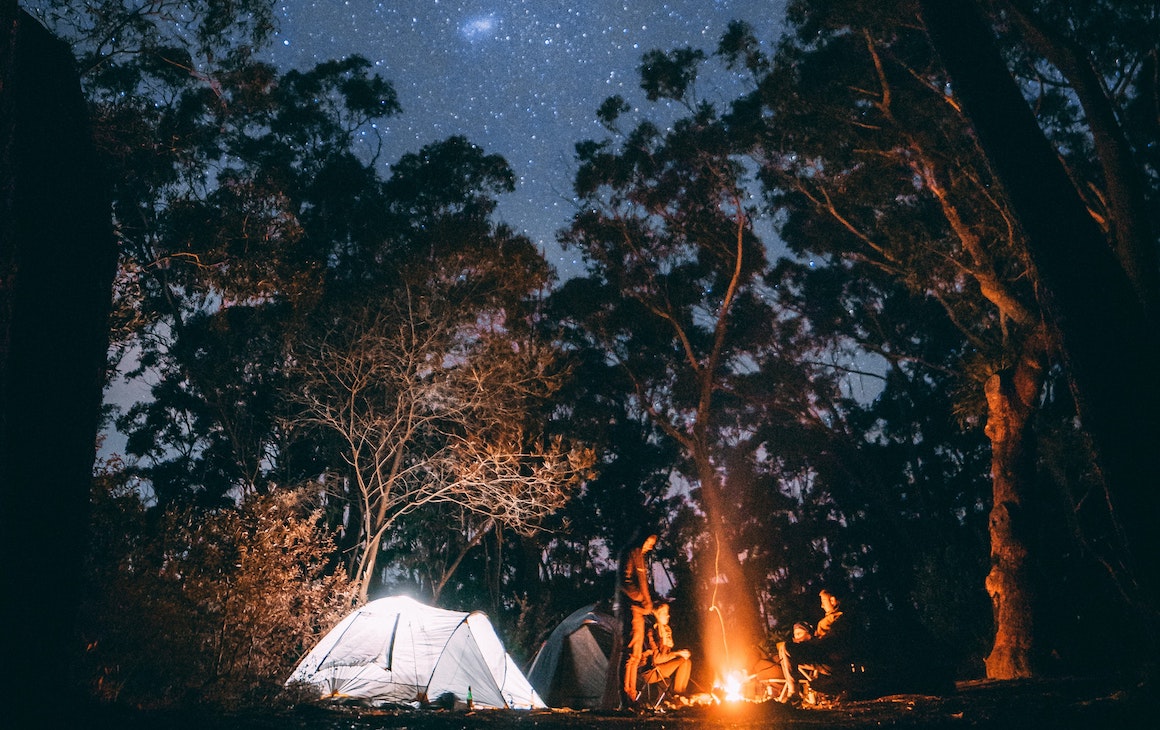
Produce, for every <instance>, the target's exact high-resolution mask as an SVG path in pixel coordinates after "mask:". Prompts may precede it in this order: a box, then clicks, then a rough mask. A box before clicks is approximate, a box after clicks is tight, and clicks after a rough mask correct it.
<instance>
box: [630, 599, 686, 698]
mask: <svg viewBox="0 0 1160 730" xmlns="http://www.w3.org/2000/svg"><path fill="white" fill-rule="evenodd" d="M653 618H654V621H653V626H652V630H651V631H649V633H648V648H647V650H646V652H645V654H646V660H645V665H644V667H645V669H644V671H643V672H642V674H641V678H642V679H643V680H644V681H645V682H647V683H648V684H655V683H656V682H660V681H661V680H663V679H666V678H668V677H672V678H673V683H672V691H673V694H678V695H679V694H684V693H685V689H686V688H687V687H688V685H689V675H690V674H692V671H693V659H692V657H693V653H692V652H690V651H689V650H688V649H677V650H674V649H673V629H672V627H671V626H670V625H669V604H667V603H660V604H658V605H657V606H656V608H655V609H653Z"/></svg>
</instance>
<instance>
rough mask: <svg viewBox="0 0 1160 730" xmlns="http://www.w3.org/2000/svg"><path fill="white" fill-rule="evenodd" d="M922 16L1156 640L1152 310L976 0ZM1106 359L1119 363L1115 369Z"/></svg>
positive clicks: (1156, 404) (1157, 424) (1146, 628)
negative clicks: (1053, 336) (1010, 222)
mask: <svg viewBox="0 0 1160 730" xmlns="http://www.w3.org/2000/svg"><path fill="white" fill-rule="evenodd" d="M920 6H921V8H922V14H923V18H924V20H925V22H926V25H927V30H928V32H929V34H930V37H931V40H932V42H933V43H934V46H935V48H936V50H937V51H938V52H939V55H940V56H941V57H942V60H943V63H944V65H945V66H946V69H947V72H948V75H949V77H950V79H951V81H952V85H953V89H954V94H955V96H956V97H958V98H959V99H960V100H961V102H962V105H963V108H964V110H965V112H966V114H967V117H968V118H969V119H970V120H971V124H972V126H973V127H974V129H975V131H976V133H977V134H978V136H979V139H980V143H981V145H982V147H983V149H984V150H985V151H986V153H987V157H988V159H989V160H990V162H991V165H992V167H993V169H994V170H995V172H996V176H997V178H998V179H999V180H1000V181H1001V183H1002V185H1003V187H1004V189H1005V191H1006V192H1007V195H1008V197H1009V199H1010V200H1011V203H1012V208H1013V209H1014V210H1015V213H1016V216H1017V218H1018V220H1019V222H1020V225H1021V226H1022V228H1023V230H1024V231H1025V233H1026V235H1027V241H1028V244H1027V245H1028V253H1029V255H1030V257H1031V260H1032V262H1033V264H1034V267H1035V273H1036V279H1037V282H1038V284H1039V291H1040V293H1041V294H1042V295H1043V297H1044V299H1045V303H1046V306H1045V309H1046V310H1047V311H1048V313H1049V314H1050V316H1051V318H1052V322H1051V324H1052V325H1053V326H1054V327H1055V329H1056V330H1057V332H1058V337H1059V341H1060V344H1061V351H1062V354H1063V359H1064V363H1065V365H1066V372H1067V376H1068V379H1069V382H1070V385H1071V390H1072V392H1073V394H1074V395H1075V399H1076V403H1077V406H1078V408H1079V413H1080V416H1081V418H1082V420H1083V426H1084V429H1085V430H1086V431H1087V432H1088V434H1089V435H1090V436H1091V439H1092V443H1093V445H1094V447H1095V452H1096V465H1097V467H1098V469H1099V471H1100V473H1101V475H1102V476H1103V479H1104V482H1105V484H1106V487H1107V490H1108V495H1109V502H1110V504H1111V506H1112V510H1113V514H1114V517H1115V519H1116V520H1117V522H1118V524H1119V526H1120V527H1121V528H1122V531H1123V534H1124V536H1125V543H1126V549H1125V550H1124V556H1125V564H1126V565H1127V566H1128V572H1129V573H1130V577H1131V578H1132V579H1133V581H1134V582H1135V584H1136V585H1137V586H1138V591H1137V594H1136V596H1135V599H1136V601H1137V606H1138V608H1139V609H1140V610H1141V611H1142V612H1143V613H1144V615H1145V620H1144V621H1142V622H1141V632H1142V633H1141V636H1140V640H1141V641H1149V642H1151V643H1153V644H1155V642H1156V641H1157V634H1156V618H1157V609H1158V608H1160V600H1158V599H1160V595H1158V591H1160V561H1157V560H1156V555H1158V554H1160V531H1158V530H1156V529H1155V522H1156V518H1157V516H1158V515H1160V484H1158V479H1157V474H1158V471H1157V464H1156V454H1157V451H1156V445H1157V444H1158V443H1160V384H1158V379H1157V378H1156V376H1155V372H1154V367H1155V356H1156V353H1157V352H1160V342H1158V341H1157V337H1158V332H1157V326H1156V323H1155V322H1151V321H1149V319H1148V315H1147V313H1146V312H1145V310H1144V307H1143V306H1142V305H1141V304H1140V301H1139V300H1138V299H1137V298H1136V297H1135V295H1134V289H1133V287H1132V286H1131V284H1130V281H1129V278H1128V276H1127V275H1126V274H1125V272H1124V270H1123V269H1122V268H1121V267H1120V266H1119V265H1118V262H1117V261H1116V259H1115V257H1114V255H1113V253H1112V250H1111V247H1110V246H1109V244H1108V241H1107V240H1106V239H1105V238H1104V237H1103V234H1102V232H1101V231H1100V229H1099V227H1098V226H1097V225H1096V223H1095V222H1094V221H1093V220H1092V218H1091V216H1090V215H1088V212H1087V210H1086V208H1085V206H1084V205H1083V201H1082V199H1081V197H1080V196H1079V194H1078V192H1077V191H1076V190H1075V188H1074V187H1073V186H1072V184H1071V181H1070V180H1069V178H1068V177H1067V174H1066V171H1064V170H1063V168H1062V166H1061V164H1060V162H1059V160H1058V158H1057V156H1056V154H1055V150H1054V149H1052V147H1051V145H1050V143H1049V142H1048V140H1047V139H1046V137H1045V136H1044V135H1043V132H1042V130H1041V129H1040V128H1039V126H1038V125H1037V124H1036V120H1035V117H1034V116H1033V114H1032V113H1031V110H1030V109H1029V108H1028V106H1027V103H1026V101H1025V100H1024V99H1023V97H1022V95H1021V94H1020V92H1019V89H1018V87H1017V86H1016V85H1015V82H1014V80H1013V79H1012V77H1011V74H1010V72H1009V71H1008V69H1007V67H1006V66H1005V64H1004V63H1003V60H1002V58H1001V56H1000V55H999V52H998V50H997V49H996V47H995V44H994V38H993V35H992V33H991V30H990V28H989V27H988V26H987V25H986V23H985V22H984V20H983V17H982V15H981V13H980V11H979V9H978V7H977V6H976V4H975V3H973V2H971V0H920ZM1109 363H1114V364H1115V369H1114V371H1112V370H1111V369H1110V368H1109Z"/></svg>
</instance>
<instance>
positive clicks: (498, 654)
mask: <svg viewBox="0 0 1160 730" xmlns="http://www.w3.org/2000/svg"><path fill="white" fill-rule="evenodd" d="M286 684H287V685H288V686H289V685H292V684H305V685H311V686H313V687H314V688H316V689H317V690H318V693H319V697H320V699H323V700H343V699H360V700H363V701H366V702H368V703H370V704H384V705H385V704H415V703H419V704H425V703H427V702H435V701H437V700H439V699H441V698H443V697H445V696H446V695H449V694H450V695H454V697H455V703H456V706H465V704H466V702H467V691H468V688H469V687H470V688H471V694H472V699H473V701H474V704H475V707H476V708H493V709H499V708H511V709H532V708H542V707H544V706H545V705H544V703H543V701H542V700H541V699H540V697H539V695H538V694H536V691H535V690H534V689H532V686H531V685H530V684H529V683H528V680H527V678H526V677H524V675H523V673H522V672H520V670H519V668H518V667H516V665H515V662H514V661H512V658H511V657H510V656H509V655H508V653H507V652H506V651H505V650H504V647H503V643H502V642H501V641H500V639H499V637H498V636H497V635H496V633H495V629H494V628H492V625H491V622H490V621H488V619H487V616H486V615H484V614H483V613H481V612H479V611H473V612H471V613H464V612H460V611H448V610H445V609H441V608H434V607H432V606H427V605H424V604H422V603H419V602H418V601H416V600H414V599H412V598H408V597H406V596H392V597H389V598H380V599H378V600H376V601H371V602H370V603H368V604H366V605H365V606H363V607H361V608H359V609H356V610H355V611H353V612H352V613H351V614H350V615H348V616H347V617H346V618H344V619H343V620H342V621H340V622H339V623H338V625H337V626H335V627H334V628H333V629H331V630H330V632H329V633H327V634H326V636H324V637H323V638H322V640H321V641H319V642H318V644H317V645H316V646H315V647H314V648H313V649H311V650H310V652H309V653H307V655H306V656H305V657H303V659H302V661H300V662H299V663H298V666H297V667H296V668H295V669H294V672H293V673H292V674H291V675H290V677H289V678H288V679H287V680H286Z"/></svg>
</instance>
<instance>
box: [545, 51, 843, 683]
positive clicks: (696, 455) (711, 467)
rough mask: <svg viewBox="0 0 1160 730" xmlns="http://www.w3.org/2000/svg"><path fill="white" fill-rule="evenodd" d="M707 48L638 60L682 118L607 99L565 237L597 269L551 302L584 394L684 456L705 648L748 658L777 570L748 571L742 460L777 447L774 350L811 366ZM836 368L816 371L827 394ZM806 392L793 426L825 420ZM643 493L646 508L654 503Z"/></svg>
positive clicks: (650, 83) (746, 476)
mask: <svg viewBox="0 0 1160 730" xmlns="http://www.w3.org/2000/svg"><path fill="white" fill-rule="evenodd" d="M702 58H703V54H702V53H701V52H700V51H696V50H693V49H678V50H675V51H672V52H669V53H664V52H660V51H654V52H650V53H649V54H646V55H645V57H644V59H643V61H642V66H641V78H642V88H643V89H644V90H645V92H646V94H647V96H648V97H649V98H650V99H651V100H653V101H658V102H663V103H664V104H666V105H668V106H669V107H670V108H672V109H675V110H679V111H680V112H681V113H682V114H683V116H681V117H680V118H677V119H675V120H673V121H672V122H671V123H669V124H668V125H667V126H665V127H662V126H660V125H659V124H657V123H654V122H651V121H647V120H646V121H640V122H639V123H637V124H636V126H635V127H633V128H632V129H627V130H621V129H620V127H619V125H620V123H621V120H622V116H623V115H624V112H626V111H627V105H626V104H625V103H624V101H623V100H622V99H620V98H619V97H613V98H611V99H609V100H607V101H606V102H605V103H604V105H603V106H602V107H601V109H600V110H599V113H598V114H599V116H600V118H601V120H602V122H603V123H604V124H605V126H606V127H607V128H608V130H609V131H610V133H611V134H612V135H613V136H612V137H611V138H609V139H607V140H605V141H602V142H595V141H590V142H584V143H581V144H580V145H578V146H577V157H578V160H579V170H578V172H577V175H576V182H575V190H576V193H577V196H578V197H579V199H580V201H581V202H580V210H579V212H578V213H577V214H576V216H575V217H574V219H573V221H572V224H571V226H570V227H569V228H568V229H567V230H565V231H564V232H562V234H561V241H562V243H563V244H564V245H565V246H566V247H574V248H576V249H578V250H579V251H580V252H581V253H582V255H583V257H584V260H585V262H586V266H587V269H586V272H585V275H583V276H581V277H577V278H575V279H572V280H570V281H568V282H566V283H565V284H564V285H563V286H562V287H561V289H560V291H559V292H558V293H557V294H556V295H555V296H554V297H553V303H554V307H555V309H554V313H555V314H556V316H557V317H558V318H559V322H560V323H561V324H560V326H561V328H562V330H561V331H562V337H563V339H564V341H565V343H566V344H567V345H568V346H569V347H571V348H574V349H575V351H578V352H590V353H592V354H591V356H590V357H589V358H588V359H587V366H588V368H589V369H590V371H591V372H592V373H593V374H594V375H595V376H596V378H598V380H594V382H599V383H600V386H599V388H593V389H589V390H588V392H587V393H586V394H585V395H587V396H588V397H596V398H601V399H605V401H606V402H610V401H612V400H615V399H619V400H620V401H621V402H620V404H619V405H618V406H617V407H616V410H617V411H618V412H623V413H624V414H625V417H626V418H629V419H632V420H634V421H639V422H641V423H642V424H647V429H648V431H649V432H650V433H648V434H647V439H648V440H647V441H645V442H644V443H646V444H650V443H651V442H653V441H655V442H656V443H657V444H658V448H659V447H660V446H659V445H660V444H664V448H665V450H673V451H674V453H675V454H676V455H677V456H679V461H678V462H677V463H675V464H674V465H673V467H672V472H671V475H670V476H669V481H670V484H671V487H672V488H675V489H676V490H677V493H678V494H680V493H683V494H684V495H685V499H687V500H690V501H689V504H691V505H694V506H695V508H696V510H698V511H700V512H701V513H702V514H703V519H704V523H703V525H702V526H700V527H693V529H692V530H689V531H687V532H683V530H685V529H686V528H685V527H682V531H676V530H674V533H673V534H674V536H678V535H679V536H681V537H683V538H685V539H687V542H686V543H684V544H682V545H681V546H680V547H679V548H678V549H679V550H682V551H684V552H686V554H687V556H688V559H689V562H690V564H691V568H692V578H693V579H694V580H695V581H696V585H695V587H693V588H692V590H688V588H686V592H687V593H690V594H692V595H694V596H697V598H696V599H695V600H696V601H697V602H698V603H699V604H700V605H702V606H708V607H709V608H708V609H707V610H706V611H704V612H703V615H701V616H699V617H698V618H699V619H700V622H701V623H702V628H703V630H704V631H705V640H706V651H707V652H708V653H707V659H708V660H709V661H710V662H711V665H713V666H715V667H717V668H719V669H724V668H725V667H726V664H734V665H739V664H740V663H741V662H743V661H745V659H744V658H743V654H744V651H745V650H746V649H747V648H748V647H750V646H752V645H753V644H756V643H757V642H758V641H759V640H760V639H762V638H763V637H764V636H765V631H766V630H767V628H768V627H767V626H766V625H765V621H764V620H763V617H762V615H761V611H760V609H759V600H758V596H759V595H761V594H763V593H764V589H765V585H766V581H767V575H766V574H765V572H764V571H756V572H755V573H753V574H751V573H750V572H748V571H747V569H746V559H747V556H748V555H750V554H755V553H756V551H757V550H758V549H759V548H758V545H760V544H761V543H762V542H763V540H761V539H758V536H759V535H760V536H761V537H763V538H766V539H767V538H768V537H769V534H768V532H767V531H766V532H765V534H764V535H761V532H762V530H760V529H750V528H751V527H752V525H753V520H755V519H756V520H760V519H761V515H760V514H759V513H755V510H754V509H753V506H754V500H755V499H759V498H760V497H759V496H758V495H760V494H762V493H764V494H768V493H769V492H768V491H764V492H763V487H767V486H768V483H767V482H765V483H757V482H755V480H754V479H753V478H752V476H753V475H752V472H751V471H750V470H748V469H747V467H746V466H745V465H746V464H747V463H750V462H752V460H753V459H754V458H755V457H754V454H755V453H757V452H759V451H761V450H763V449H770V450H774V449H775V447H774V446H772V445H769V444H764V443H762V442H760V441H759V440H758V439H756V438H755V437H754V430H755V428H756V415H755V414H756V413H758V412H760V410H761V409H762V408H777V407H779V405H780V404H779V399H783V398H786V399H788V398H787V397H786V396H784V394H782V393H780V392H778V388H779V383H778V382H777V381H776V380H774V379H771V378H770V377H768V372H769V368H771V367H773V364H774V363H776V364H779V365H780V366H781V367H782V368H784V370H785V372H787V373H788V372H792V371H793V368H794V367H795V366H794V365H789V364H787V363H795V362H796V363H797V366H800V367H801V368H802V369H803V370H804V369H805V368H806V367H807V366H806V365H804V364H803V363H804V361H805V358H804V357H801V355H802V350H801V349H800V348H802V347H803V346H804V345H803V343H804V341H803V340H802V339H801V338H796V337H794V336H793V334H792V330H793V324H792V323H789V322H785V321H783V319H782V318H781V317H779V316H778V312H777V311H776V310H775V309H774V307H773V304H772V299H773V297H772V291H771V290H769V289H767V288H766V286H765V284H764V281H763V279H762V274H763V272H764V271H765V269H766V267H767V266H768V256H767V250H766V247H767V246H768V245H770V242H769V241H763V240H762V238H761V237H760V236H759V235H758V234H757V233H756V232H755V225H754V216H755V214H756V209H755V206H754V205H753V202H752V200H751V198H750V193H749V188H748V185H749V184H750V183H751V180H750V179H749V178H748V177H747V172H746V165H745V163H744V161H743V160H742V159H741V158H740V157H739V155H738V153H739V152H740V151H741V150H739V149H738V148H737V147H735V146H734V143H733V141H732V140H731V138H730V136H729V134H728V130H727V128H726V127H725V125H723V124H722V122H721V119H720V118H719V116H718V114H717V112H716V110H715V109H714V108H713V106H712V105H711V104H709V103H706V102H704V101H703V100H701V99H699V98H698V97H697V95H696V93H695V82H696V70H697V69H696V66H697V63H698V62H699V61H700V60H701V59H702ZM657 109H658V111H662V109H661V105H660V104H658V106H657ZM597 373H599V374H598V375H597ZM803 377H804V376H803ZM826 382H828V380H827V379H826V378H825V377H819V378H818V383H817V387H818V392H822V391H824V390H825V385H824V383H826ZM795 392H797V393H803V392H802V391H795ZM800 397H801V398H803V399H805V400H808V399H809V396H808V395H805V394H804V393H803V394H802V395H801V396H800ZM797 405H800V406H802V408H801V409H800V410H797V412H798V413H799V414H801V420H800V421H798V422H797V423H795V424H794V427H795V428H796V429H797V430H808V429H809V428H812V427H814V426H816V425H818V424H820V423H821V422H822V421H824V420H825V418H826V411H827V410H828V409H829V408H830V407H831V405H830V404H829V403H827V398H826V397H821V398H818V399H817V400H815V401H814V403H813V406H812V407H811V406H809V405H806V404H804V403H798V404H797ZM645 506H646V505H638V506H637V508H638V509H640V517H639V518H638V519H639V520H645V519H647V518H648V516H649V515H648V512H647V511H646V510H645V509H644V507H645ZM681 524H682V525H684V524H686V523H685V522H683V521H682V522H681ZM690 526H691V525H690ZM766 527H768V523H766Z"/></svg>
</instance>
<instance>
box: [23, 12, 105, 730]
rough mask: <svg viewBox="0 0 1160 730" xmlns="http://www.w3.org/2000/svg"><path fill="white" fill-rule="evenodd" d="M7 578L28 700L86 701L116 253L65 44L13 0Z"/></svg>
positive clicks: (48, 714)
mask: <svg viewBox="0 0 1160 730" xmlns="http://www.w3.org/2000/svg"><path fill="white" fill-rule="evenodd" d="M0 21H2V22H3V26H2V27H0V541H2V542H0V545H2V547H0V555H2V556H3V558H2V559H0V566H2V567H0V591H2V592H3V596H4V598H3V605H4V608H3V612H4V616H3V627H4V631H3V634H4V639H3V651H2V652H0V655H2V656H4V657H5V659H6V660H7V661H9V662H12V663H13V666H18V667H19V670H18V671H19V672H20V674H21V675H22V676H24V677H28V678H32V679H31V681H27V682H23V683H22V684H21V689H20V703H21V706H22V708H23V709H24V710H25V711H28V710H29V709H31V710H32V711H33V712H43V713H44V714H45V718H46V721H45V724H46V725H51V726H56V725H58V724H76V723H75V722H71V723H70V721H69V720H67V719H65V718H64V717H62V716H61V715H60V711H61V710H62V709H70V701H72V700H76V701H77V703H78V704H79V703H80V698H81V688H80V686H79V683H78V682H77V681H76V680H77V679H78V678H77V677H76V676H75V675H72V674H70V670H72V669H73V668H74V664H73V660H75V659H76V658H78V657H79V654H80V651H79V650H80V648H81V646H82V644H81V643H80V641H79V639H78V636H77V626H76V619H77V609H78V606H79V601H80V595H81V585H82V577H81V566H82V565H83V564H84V560H83V556H84V552H85V548H86V547H87V544H86V539H85V538H86V534H87V514H88V512H87V507H88V501H89V493H90V489H91V486H92V473H93V461H94V459H95V457H96V436H97V427H98V423H99V414H100V404H101V392H102V386H103V383H104V367H105V356H106V350H107V349H108V322H107V317H108V312H109V307H110V303H111V300H112V281H113V273H114V270H115V266H116V256H117V252H116V246H115V242H114V238H113V232H112V223H111V215H110V207H109V203H108V194H107V188H106V186H105V181H104V180H103V178H102V175H101V174H100V172H99V169H98V165H97V161H96V155H95V153H94V149H93V145H92V139H91V135H90V133H89V126H88V122H87V119H86V109H85V101H84V97H83V96H82V94H81V89H80V83H79V80H78V78H77V75H76V71H75V68H74V60H73V57H72V54H71V53H70V52H69V50H68V48H67V47H65V46H64V45H63V44H61V43H60V42H59V41H57V40H56V39H54V38H52V37H51V36H50V35H49V34H48V32H47V31H45V30H44V28H42V27H41V26H40V25H38V24H37V23H36V21H35V20H33V19H32V18H31V16H28V15H26V14H24V13H20V12H18V11H17V10H16V7H15V3H7V2H6V3H4V4H3V6H0Z"/></svg>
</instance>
